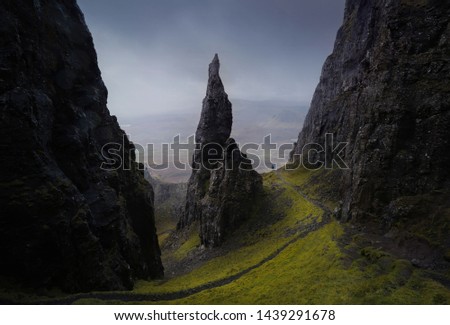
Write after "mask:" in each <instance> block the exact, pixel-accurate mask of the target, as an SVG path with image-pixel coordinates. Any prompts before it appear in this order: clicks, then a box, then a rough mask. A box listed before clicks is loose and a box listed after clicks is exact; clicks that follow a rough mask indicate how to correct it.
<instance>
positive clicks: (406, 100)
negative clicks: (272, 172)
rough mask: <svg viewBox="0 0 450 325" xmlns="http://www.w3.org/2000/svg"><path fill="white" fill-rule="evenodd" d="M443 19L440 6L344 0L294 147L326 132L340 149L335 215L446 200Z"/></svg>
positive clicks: (396, 211)
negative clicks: (343, 166) (427, 198)
mask: <svg viewBox="0 0 450 325" xmlns="http://www.w3.org/2000/svg"><path fill="white" fill-rule="evenodd" d="M449 17H450V3H449V2H448V1H433V0H429V1H422V0H402V1H391V0H364V1H360V0H347V4H346V10H345V18H344V24H343V26H342V28H341V29H340V30H339V32H338V35H337V40H336V44H335V48H334V52H333V54H332V55H331V56H330V57H329V58H328V59H327V61H326V63H325V65H324V67H323V72H322V77H321V79H320V83H319V85H318V87H317V90H316V93H315V95H314V98H313V100H312V104H311V109H310V111H309V114H308V116H307V118H306V121H305V124H304V127H303V130H302V131H301V133H300V135H299V139H298V143H297V145H296V147H295V149H294V154H296V155H298V154H300V153H301V151H302V148H303V147H304V145H306V144H308V143H319V144H322V145H323V144H324V140H325V134H326V133H331V134H333V135H334V138H335V140H336V142H348V143H349V145H348V147H347V148H346V149H345V151H344V152H342V156H343V157H344V159H345V161H346V162H347V164H348V165H349V167H350V169H349V170H345V171H335V176H336V178H335V186H336V187H337V188H338V190H339V191H340V194H341V197H342V198H343V207H342V215H341V217H342V218H343V219H350V218H353V219H365V218H372V217H375V218H380V217H382V218H384V219H385V220H388V221H392V220H395V219H397V218H399V217H408V215H410V214H411V213H410V212H411V211H413V210H414V209H416V210H417V205H420V200H419V201H417V200H411V198H412V197H417V196H420V195H423V194H426V193H433V194H432V195H434V196H435V198H436V202H437V201H439V200H438V199H437V198H438V197H442V200H440V201H441V202H443V201H445V196H446V201H447V202H448V201H449V200H448V197H449V196H448V193H447V194H445V192H447V191H448V189H449V188H450V169H449V166H448V165H449V163H450V150H449V139H450V62H449V53H450V25H449V19H450V18H449ZM332 155H333V153H331V152H330V153H329V158H330V157H332ZM316 158H318V157H316ZM408 198H409V199H408ZM402 202H403V203H402ZM414 202H415V203H414ZM428 208H431V207H428ZM428 208H427V209H428ZM422 210H423V209H422ZM430 214H431V212H428V214H427V213H426V215H428V216H429V215H430Z"/></svg>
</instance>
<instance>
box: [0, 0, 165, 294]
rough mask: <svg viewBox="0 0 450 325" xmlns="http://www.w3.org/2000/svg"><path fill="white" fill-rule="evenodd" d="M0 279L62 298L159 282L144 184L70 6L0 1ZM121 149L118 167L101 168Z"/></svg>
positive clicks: (68, 0) (70, 0)
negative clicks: (107, 148) (111, 146)
mask: <svg viewBox="0 0 450 325" xmlns="http://www.w3.org/2000/svg"><path fill="white" fill-rule="evenodd" d="M0 35H1V37H0V115H1V120H0V124H1V127H0V148H1V155H0V157H1V158H0V159H1V160H0V161H1V169H0V211H1V212H0V247H1V257H0V274H1V275H2V276H7V277H11V278H14V279H16V280H18V281H19V282H20V283H24V284H26V285H31V286H36V287H52V286H58V287H61V288H63V289H64V290H67V291H87V290H114V289H129V288H131V287H132V286H133V280H134V279H135V278H149V277H160V276H162V274H163V268H162V265H161V260H160V251H159V247H158V241H157V237H156V232H155V225H154V214H153V202H152V201H153V193H152V188H151V186H150V185H149V184H148V183H147V182H146V181H145V180H144V178H143V174H142V172H141V171H139V170H138V168H137V164H136V163H135V157H134V151H133V144H132V143H131V142H129V141H128V139H127V138H126V136H125V134H124V132H123V131H122V130H121V129H120V127H119V125H118V123H117V120H116V118H115V117H114V116H111V115H110V113H109V111H108V109H107V107H106V99H107V90H106V88H105V86H104V84H103V82H102V79H101V76H100V71H99V69H98V66H97V59H96V53H95V50H94V46H93V42H92V38H91V35H90V33H89V31H88V29H87V27H86V24H85V22H84V18H83V15H82V13H81V12H80V10H79V8H78V6H77V4H76V2H75V0H61V1H54V0H48V1H39V0H35V1H22V0H20V1H19V0H14V1H13V0H11V1H10V0H6V1H2V2H1V3H0ZM107 143H119V144H122V148H121V151H122V152H123V160H122V166H121V168H118V169H116V170H111V168H109V170H104V169H102V168H100V166H101V164H102V163H107V165H106V166H109V167H112V166H113V167H119V165H120V162H119V161H116V163H115V164H111V162H112V160H108V158H111V159H112V158H117V157H118V155H117V154H118V152H114V153H112V152H110V153H106V154H105V155H102V154H101V151H102V147H103V145H105V144H107Z"/></svg>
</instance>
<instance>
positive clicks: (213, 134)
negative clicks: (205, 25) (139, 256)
mask: <svg viewBox="0 0 450 325" xmlns="http://www.w3.org/2000/svg"><path fill="white" fill-rule="evenodd" d="M219 68H220V63H219V58H218V56H217V54H216V56H215V57H214V59H213V61H212V62H211V64H210V65H209V80H208V87H207V91H206V97H205V99H204V100H203V108H202V113H201V117H200V122H199V124H198V128H197V132H196V134H195V139H196V143H197V145H198V147H197V150H196V152H195V154H194V157H193V168H194V169H193V172H192V175H191V178H190V179H189V183H188V189H187V196H186V208H185V211H184V214H183V215H182V217H181V218H180V221H179V223H178V228H184V227H186V226H189V225H191V224H192V223H193V222H195V221H198V222H199V223H200V239H201V243H202V244H203V245H205V246H217V245H220V244H221V242H222V241H223V240H224V239H225V238H226V237H227V236H228V235H229V234H230V233H232V232H233V230H234V229H236V228H237V227H238V226H239V225H240V224H241V223H242V221H243V220H245V218H246V217H247V215H248V214H249V213H250V211H251V206H252V203H253V200H254V199H255V197H256V195H257V194H258V192H259V191H260V190H261V189H262V178H261V176H260V175H259V174H258V173H257V172H255V171H254V170H253V168H252V166H251V162H250V160H249V159H247V157H246V156H245V155H244V154H243V153H241V152H240V150H239V148H238V146H237V144H236V143H235V141H234V140H233V139H232V138H230V134H231V127H232V122H233V117H232V108H231V103H230V101H229V100H228V95H227V94H226V93H225V89H224V86H223V84H222V80H221V79H220V76H219Z"/></svg>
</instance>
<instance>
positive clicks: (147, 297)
mask: <svg viewBox="0 0 450 325" xmlns="http://www.w3.org/2000/svg"><path fill="white" fill-rule="evenodd" d="M275 174H276V175H277V177H278V178H279V180H280V182H281V183H282V184H283V185H284V186H286V187H289V188H291V189H293V190H295V191H296V192H297V193H298V194H299V195H300V196H301V197H302V198H304V199H305V200H307V201H308V202H310V203H311V204H313V205H315V206H317V207H319V208H320V209H322V210H323V211H324V214H323V216H322V219H321V221H320V222H318V221H317V220H315V221H313V222H312V223H311V224H309V225H307V226H306V227H305V228H303V229H302V230H301V231H300V232H299V233H298V234H297V235H296V236H295V237H294V238H293V239H291V240H290V241H288V242H287V243H285V244H284V245H282V246H281V247H279V248H278V249H277V250H276V251H274V252H273V253H272V254H270V255H269V256H267V257H266V258H264V259H262V260H261V261H260V262H258V263H257V264H254V265H252V266H250V267H248V268H246V269H244V270H242V271H240V272H238V273H236V274H234V275H231V276H229V277H226V278H222V279H219V280H216V281H211V282H208V283H205V284H203V285H200V286H198V287H194V288H191V289H186V290H181V291H175V292H168V293H148V294H144V293H133V292H132V291H128V292H127V291H120V292H90V293H80V294H74V295H70V296H67V297H63V298H55V299H45V300H33V301H30V302H29V303H30V304H46V305H49V304H55V305H65V304H72V303H74V302H75V301H77V300H81V299H98V300H110V301H111V300H113V301H114V300H115V301H122V302H142V301H148V302H158V301H171V300H177V299H182V298H186V297H189V296H192V295H194V294H197V293H200V292H202V291H205V290H210V289H214V288H218V287H222V286H225V285H227V284H230V283H232V282H234V281H236V280H238V279H240V278H241V277H243V276H244V275H246V274H248V273H250V272H251V271H253V270H255V269H257V268H259V267H261V266H262V265H264V264H266V263H268V262H270V261H271V260H273V259H274V258H276V257H277V256H278V255H280V254H281V253H282V252H283V251H284V250H285V249H286V248H288V247H289V246H290V245H292V244H293V243H295V242H297V241H298V240H299V239H302V238H304V237H306V236H307V235H308V234H309V233H311V232H313V231H316V230H318V229H319V228H321V227H323V226H324V225H325V224H327V223H328V222H329V221H330V219H331V213H330V210H329V209H328V208H327V207H326V206H325V205H323V204H322V203H321V202H318V201H316V200H313V199H311V198H309V197H308V196H307V195H306V194H305V193H304V192H302V190H301V188H300V187H298V186H295V185H292V184H290V183H289V182H287V181H286V180H285V179H283V177H282V176H281V174H280V172H279V171H276V172H275Z"/></svg>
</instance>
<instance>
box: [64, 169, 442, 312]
mask: <svg viewBox="0 0 450 325" xmlns="http://www.w3.org/2000/svg"><path fill="white" fill-rule="evenodd" d="M317 179H320V175H318V174H317V172H309V171H306V170H303V169H299V170H295V171H277V172H272V173H268V174H265V175H264V191H265V193H264V195H263V196H261V198H260V202H259V205H258V208H257V209H255V211H253V212H252V213H251V214H250V215H249V219H248V221H247V222H246V224H245V225H244V226H242V227H241V228H240V229H239V230H238V231H237V232H236V234H235V235H234V236H233V238H231V239H230V240H229V241H228V242H227V243H225V246H224V247H223V248H221V249H220V250H218V251H211V250H208V249H204V248H202V247H200V246H199V240H198V232H197V229H196V228H195V227H194V228H191V229H189V230H187V231H186V232H185V233H184V234H182V235H180V234H175V235H174V234H172V236H171V238H169V239H165V241H166V242H168V243H170V245H165V247H164V249H163V254H164V255H165V256H164V260H166V261H170V263H169V264H168V265H169V269H168V270H167V272H166V274H167V278H166V279H164V280H160V281H140V282H138V283H137V285H136V287H135V289H134V290H133V291H131V292H122V293H111V294H109V295H108V294H104V293H93V294H90V295H88V296H83V295H81V296H75V297H73V298H72V299H71V300H70V302H75V303H151V304H155V303H156V304H438V303H444V304H445V303H449V302H450V290H449V283H450V281H449V280H448V279H449V278H450V274H448V273H445V272H446V271H440V272H437V271H433V272H431V271H427V270H425V269H423V268H418V267H415V266H413V265H412V263H411V262H410V261H409V260H408V259H405V258H404V257H403V256H402V255H401V254H396V252H395V250H391V251H390V250H385V249H383V248H382V247H383V241H386V240H387V239H384V238H378V237H377V236H376V235H373V234H368V233H367V230H365V229H359V228H358V227H357V226H355V225H352V224H341V223H339V222H338V221H336V220H335V219H334V218H333V217H332V213H331V212H330V211H331V210H333V209H334V207H335V206H337V203H336V202H333V198H332V197H331V198H330V197H329V198H328V199H327V200H323V199H322V200H320V199H319V197H320V193H319V192H320V191H322V190H323V184H317ZM442 219H443V220H444V221H442V222H444V223H445V222H448V220H449V218H448V215H446V216H443V217H442ZM385 246H386V245H385ZM387 247H388V246H387ZM193 262H195V263H194V264H192V263H193ZM192 265H194V266H193V267H192ZM184 266H191V267H186V270H185V271H183V267H184ZM171 268H178V269H177V272H176V275H175V276H172V275H171V271H172V269H171ZM159 298H161V299H159ZM158 299H159V300H158Z"/></svg>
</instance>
